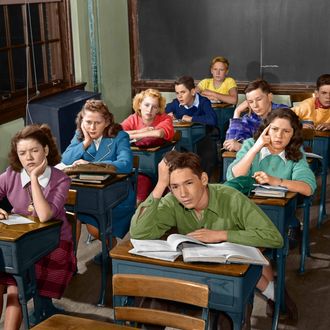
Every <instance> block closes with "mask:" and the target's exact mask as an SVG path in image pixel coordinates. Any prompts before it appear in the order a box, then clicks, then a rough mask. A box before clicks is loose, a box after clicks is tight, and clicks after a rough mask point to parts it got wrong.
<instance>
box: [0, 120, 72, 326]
mask: <svg viewBox="0 0 330 330" xmlns="http://www.w3.org/2000/svg"><path fill="white" fill-rule="evenodd" d="M60 159H61V156H60V154H59V152H58V150H57V147H56V143H55V140H54V137H53V136H52V133H51V131H50V128H49V127H48V126H47V125H45V124H43V125H29V126H26V127H24V128H23V129H22V130H20V131H19V132H18V133H17V134H16V135H15V136H14V137H13V138H12V141H11V150H10V153H9V162H10V166H9V167H8V168H7V170H6V171H5V172H4V173H2V174H1V175H0V199H3V198H4V197H7V198H8V200H9V202H10V204H11V205H12V207H13V209H12V211H11V212H12V213H18V214H22V215H25V216H29V215H32V216H36V217H38V218H39V220H40V222H47V221H49V220H51V219H60V220H62V221H63V223H62V226H61V231H60V241H59V245H58V247H57V248H56V249H55V250H54V251H52V252H51V253H50V254H48V255H47V256H45V257H43V258H42V259H40V260H39V261H38V262H37V263H36V265H35V275H36V281H37V290H38V294H39V295H40V298H41V303H42V315H41V317H42V318H47V317H49V316H50V315H52V314H55V313H58V312H59V310H58V309H57V308H55V307H54V305H53V303H52V298H56V299H60V298H61V296H62V295H63V292H64V290H65V288H66V287H67V285H68V283H69V281H70V279H71V277H72V275H73V274H74V272H75V270H76V258H75V255H74V250H73V241H72V234H71V233H72V231H71V226H70V224H69V222H68V221H67V219H66V216H65V209H64V204H65V203H66V200H67V196H68V191H69V187H70V183H71V180H70V178H69V177H68V176H67V175H66V174H64V173H63V172H62V171H60V170H58V169H56V168H55V167H54V166H55V165H56V164H57V163H59V161H60ZM7 218H8V213H7V212H6V211H5V210H3V209H0V220H3V219H7ZM6 292H7V306H6V312H5V329H19V328H20V324H21V321H22V309H21V305H20V303H19V299H18V289H17V285H16V281H15V279H14V278H13V276H11V275H9V274H6V273H2V272H1V273H0V311H1V312H2V307H3V295H4V293H6Z"/></svg>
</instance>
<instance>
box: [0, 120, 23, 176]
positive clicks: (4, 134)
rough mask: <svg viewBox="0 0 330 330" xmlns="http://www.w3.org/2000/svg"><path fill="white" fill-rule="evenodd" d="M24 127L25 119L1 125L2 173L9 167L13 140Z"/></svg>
mask: <svg viewBox="0 0 330 330" xmlns="http://www.w3.org/2000/svg"><path fill="white" fill-rule="evenodd" d="M23 126H24V120H23V118H20V119H17V120H14V121H11V122H10V123H7V124H3V125H0V138H1V143H0V173H1V172H3V171H4V170H5V169H6V167H7V166H8V152H9V150H10V141H11V138H12V137H13V136H14V135H15V134H16V132H17V131H19V130H20V129H21V128H23Z"/></svg>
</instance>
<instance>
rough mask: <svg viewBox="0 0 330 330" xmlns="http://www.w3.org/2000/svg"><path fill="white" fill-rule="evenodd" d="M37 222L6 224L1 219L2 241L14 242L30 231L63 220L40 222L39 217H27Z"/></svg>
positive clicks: (42, 228) (0, 239) (0, 236)
mask: <svg viewBox="0 0 330 330" xmlns="http://www.w3.org/2000/svg"><path fill="white" fill-rule="evenodd" d="M27 218H29V219H31V220H33V221H35V223H29V224H24V225H6V224H4V223H1V221H0V241H9V242H14V241H16V240H18V239H19V238H21V237H23V236H24V235H28V234H29V233H32V232H36V231H41V230H44V229H47V228H50V227H54V226H59V225H60V224H61V223H62V221H61V220H50V221H47V222H40V221H39V219H38V218H37V217H31V216H29V217H27Z"/></svg>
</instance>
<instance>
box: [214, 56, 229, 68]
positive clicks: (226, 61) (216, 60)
mask: <svg viewBox="0 0 330 330" xmlns="http://www.w3.org/2000/svg"><path fill="white" fill-rule="evenodd" d="M217 62H221V63H223V64H226V66H227V69H228V68H229V61H228V60H227V59H226V58H225V57H223V56H216V57H214V58H213V59H212V61H211V65H210V68H211V69H212V67H213V65H214V64H215V63H217Z"/></svg>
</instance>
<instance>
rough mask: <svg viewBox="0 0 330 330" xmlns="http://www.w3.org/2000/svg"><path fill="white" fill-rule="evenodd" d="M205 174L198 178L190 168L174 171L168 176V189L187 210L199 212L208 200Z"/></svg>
mask: <svg viewBox="0 0 330 330" xmlns="http://www.w3.org/2000/svg"><path fill="white" fill-rule="evenodd" d="M207 183H208V178H207V174H206V173H203V174H202V176H201V178H199V177H198V176H197V175H196V174H194V173H193V171H192V170H191V169H190V168H183V169H177V170H174V171H173V172H172V173H171V175H170V188H171V191H172V194H173V195H174V196H175V198H176V199H177V200H178V201H179V202H180V203H181V204H182V205H183V206H184V207H186V208H188V209H197V210H199V209H200V208H199V206H200V205H204V204H205V200H206V201H207V199H208V194H207V189H206V186H207Z"/></svg>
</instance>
